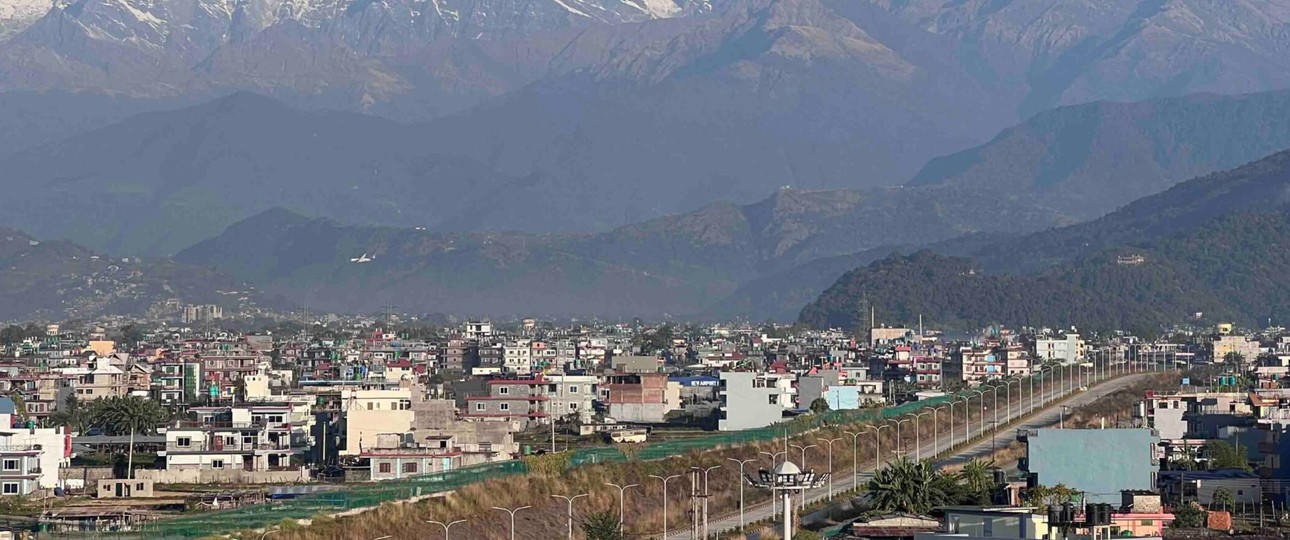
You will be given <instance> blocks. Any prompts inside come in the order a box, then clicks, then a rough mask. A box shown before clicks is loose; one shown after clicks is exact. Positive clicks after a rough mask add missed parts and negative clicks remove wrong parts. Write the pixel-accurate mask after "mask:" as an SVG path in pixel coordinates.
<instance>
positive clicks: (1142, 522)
mask: <svg viewBox="0 0 1290 540" xmlns="http://www.w3.org/2000/svg"><path fill="white" fill-rule="evenodd" d="M1138 524H1139V525H1144V526H1151V525H1155V524H1156V522H1155V521H1152V520H1150V519H1144V520H1141V521H1139V522H1138Z"/></svg>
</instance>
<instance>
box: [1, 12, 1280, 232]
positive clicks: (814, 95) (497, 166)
mask: <svg viewBox="0 0 1290 540" xmlns="http://www.w3.org/2000/svg"><path fill="white" fill-rule="evenodd" d="M35 14H39V16H38V17H37V16H36V15H35ZM1286 17H1287V9H1286V8H1285V7H1284V6H1282V5H1281V4H1278V3H1271V4H1267V3H1249V2H1237V3H1221V4H1215V3H1213V2H1205V1H1201V0H1160V1H1158V2H1145V3H1133V4H1123V5H1121V4H1116V3H1111V4H1107V3H1105V2H1095V1H1093V0H1067V1H1062V2H1040V3H1035V2H993V1H992V2H985V1H983V0H982V1H968V2H963V1H958V0H955V1H948V0H943V1H915V2H909V1H900V2H895V1H887V0H848V1H841V0H713V1H711V2H708V1H703V0H625V1H620V2H609V1H605V0H533V1H527V0H526V1H523V2H519V1H515V0H438V1H436V2H430V3H425V2H420V1H410V0H394V1H390V2H364V1H358V0H352V1H325V0H301V1H295V0H293V1H290V2H287V1H283V0H251V1H239V2H233V1H231V0H194V1H191V2H189V1H185V2H180V1H178V0H161V1H141V0H82V1H77V2H69V1H58V2H53V3H51V4H50V7H49V9H47V10H46V9H45V4H42V3H40V2H38V1H35V0H0V20H4V21H6V22H4V23H3V24H4V28H5V30H4V32H6V33H7V35H8V37H7V38H0V39H4V41H3V46H0V92H2V91H29V92H51V91H52V92H75V93H78V94H110V95H112V96H117V97H115V98H113V99H121V100H140V99H143V100H162V101H164V102H166V103H168V104H172V105H173V104H192V103H194V102H197V101H208V100H211V99H216V98H219V97H221V96H224V95H227V94H228V93H231V92H235V91H242V90H249V91H253V92H258V93H262V94H266V95H269V96H272V97H274V98H275V99H278V100H282V101H284V102H286V103H288V104H290V105H292V106H294V107H300V108H304V109H309V110H315V109H318V108H328V109H334V110H344V111H362V112H366V113H371V114H375V115H378V116H383V117H386V118H392V119H397V120H399V121H430V120H433V122H432V123H430V124H429V125H427V126H418V127H417V129H415V130H413V131H412V132H408V131H401V130H399V129H395V128H390V130H391V132H392V133H394V134H393V135H386V136H381V137H377V138H376V139H377V140H379V141H381V142H382V143H383V144H385V145H387V146H391V149H390V150H388V151H386V152H387V153H388V154H391V155H399V156H404V154H402V152H403V149H406V148H407V147H409V146H417V147H418V148H417V150H419V151H420V152H421V153H422V154H425V155H426V156H428V157H423V156H421V155H415V156H414V157H413V158H415V159H419V160H421V161H420V162H419V163H418V164H416V166H415V167H420V166H424V165H425V163H427V162H434V163H436V165H435V167H436V169H437V170H440V171H445V172H446V171H452V170H455V169H456V168H457V167H467V168H471V169H472V170H478V171H486V172H479V173H478V174H474V173H462V175H463V176H465V177H467V178H471V179H478V178H479V176H478V175H482V174H487V175H488V176H489V179H488V180H479V181H478V182H471V183H477V185H478V191H480V192H487V193H488V194H489V196H488V197H482V196H481V197H474V195H475V193H474V191H471V192H470V193H466V194H465V195H463V194H462V193H460V192H456V191H452V192H448V193H445V194H444V195H443V197H442V198H443V199H448V200H457V201H458V202H459V203H460V204H459V205H458V206H455V207H453V208H452V209H450V210H449V211H447V212H443V211H440V210H439V209H437V208H436V209H435V212H434V213H435V217H436V218H437V217H439V216H444V217H443V218H442V219H443V220H444V221H453V222H455V223H457V224H459V226H458V227H457V228H459V229H470V230H524V231H529V232H585V231H606V230H610V229H612V228H614V227H618V226H623V225H628V224H631V223H637V222H640V221H644V220H648V219H651V218H654V217H658V216H662V215H669V214H676V213H683V212H688V211H692V210H695V209H698V208H701V207H703V206H704V205H706V204H708V203H711V202H713V201H716V200H727V201H731V202H735V203H740V204H746V203H751V202H754V201H756V200H758V199H760V198H762V197H764V196H765V194H766V193H768V192H770V191H771V190H773V189H775V188H778V187H781V186H785V185H791V186H794V187H797V188H799V189H843V188H845V189H864V188H870V187H883V186H886V187H890V186H895V185H901V184H905V183H906V180H907V179H909V178H911V177H913V176H914V175H915V174H916V173H917V172H918V171H919V168H920V167H923V166H924V165H925V164H926V163H927V161H928V160H929V159H930V158H933V157H935V156H941V155H947V154H950V153H952V152H956V151H960V150H962V149H963V148H967V147H969V146H971V145H975V144H980V143H981V141H984V140H986V139H987V138H989V137H991V136H993V135H995V134H996V133H998V131H999V130H1000V129H1003V128H1004V127H1006V126H1008V125H1011V124H1014V123H1016V122H1017V121H1019V120H1020V119H1022V118H1025V117H1028V116H1030V115H1031V114H1032V113H1035V112H1038V111H1042V110H1044V109H1046V108H1048V107H1050V106H1054V105H1066V104H1076V103H1083V102H1087V101H1091V100H1097V99H1116V100H1140V99H1153V98H1159V97H1164V96H1177V95H1185V94H1190V93H1195V92H1217V93H1224V94H1232V93H1240V92H1254V91H1263V90H1275V89H1281V88H1285V87H1287V86H1290V69H1287V68H1290V59H1288V58H1287V55H1284V54H1282V53H1283V52H1284V51H1285V50H1287V49H1290V37H1287V34H1286V33H1285V32H1284V31H1282V30H1281V29H1282V28H1283V26H1279V25H1283V21H1284V20H1285V19H1286ZM1194 20H1203V21H1206V24H1204V25H1193V24H1189V23H1188V21H1194ZM176 114H177V115H178V116H179V118H177V119H176V120H175V121H176V122H181V121H183V118H185V117H187V116H188V115H187V113H183V112H180V113H176ZM1106 114H1113V113H1112V112H1110V111H1108V112H1107V113H1106ZM1144 114H1146V115H1147V116H1146V117H1144V120H1143V122H1144V124H1148V125H1149V124H1155V123H1157V122H1158V121H1157V120H1155V119H1153V118H1152V115H1153V114H1156V113H1144ZM1159 114H1162V115H1167V114H1169V111H1162V112H1161V113H1159ZM4 116H5V115H4V113H0V119H3V118H4ZM74 116H75V115H68V116H65V117H60V118H52V119H51V120H50V121H51V122H53V123H55V124H56V126H55V128H58V129H55V128H48V127H41V126H34V125H33V126H31V128H30V129H36V130H39V131H41V132H44V133H54V132H56V131H59V130H63V131H62V132H67V131H66V129H65V128H66V127H67V126H70V124H71V123H73V121H74ZM1219 116H1220V115H1219V114H1214V115H1213V116H1211V117H1212V118H1219ZM1268 116H1269V117H1275V114H1269V115H1268ZM103 118H104V117H103V115H89V114H88V113H87V117H86V118H85V122H84V128H85V129H89V128H91V127H100V126H102V125H103V124H102V120H103ZM154 120H155V121H158V122H163V120H161V119H160V118H155V119H154ZM356 121H357V120H356ZM230 124H232V123H230ZM1058 124H1061V122H1058ZM232 125H238V126H244V129H247V130H252V131H267V130H265V129H263V127H264V126H262V125H261V124H259V123H256V122H254V121H250V120H246V121H242V122H239V123H236V124H232ZM315 125H316V124H315ZM60 126H61V127H60ZM1187 127H1188V126H1179V128H1178V129H1186V128H1187ZM1075 128H1076V129H1075V130H1076V131H1078V130H1079V129H1083V128H1080V127H1079V126H1075ZM9 129H11V128H8V127H0V143H2V142H3V141H4V140H5V139H6V138H8V139H10V140H16V139H17V137H16V136H12V137H11V136H9V135H7V134H6V133H4V132H5V131H7V130H9ZM383 129H384V128H383ZM1168 129H1169V128H1168V126H1165V127H1162V128H1160V129H1159V130H1155V131H1153V130H1151V129H1147V128H1143V133H1144V135H1143V136H1142V137H1143V138H1144V139H1145V140H1142V141H1139V139H1135V138H1132V137H1129V138H1127V139H1126V140H1128V141H1130V142H1135V141H1138V142H1143V144H1148V143H1150V144H1161V143H1163V144H1164V146H1163V148H1164V149H1165V151H1166V152H1168V153H1175V152H1179V153H1184V154H1193V153H1195V154H1197V157H1196V163H1190V162H1188V161H1187V160H1186V159H1185V158H1183V157H1179V158H1176V160H1171V159H1175V158H1169V157H1161V158H1160V159H1159V160H1150V161H1148V162H1147V163H1151V162H1152V161H1156V162H1157V163H1160V164H1161V170H1160V171H1158V172H1157V171H1154V170H1153V169H1151V168H1150V167H1146V166H1143V167H1138V168H1135V169H1133V170H1132V171H1130V173H1132V174H1135V175H1136V174H1139V172H1144V171H1145V172H1147V173H1153V174H1152V176H1151V177H1150V178H1145V179H1144V181H1143V183H1142V187H1135V188H1133V189H1128V190H1126V192H1125V194H1124V195H1123V197H1121V198H1119V199H1117V200H1119V201H1121V202H1124V201H1127V200H1130V198H1131V197H1132V196H1133V195H1136V194H1146V193H1151V192H1153V191H1154V190H1158V189H1162V188H1164V187H1167V184H1168V182H1169V181H1176V180H1179V179H1181V178H1183V177H1185V176H1186V175H1187V174H1191V173H1200V172H1204V170H1205V169H1204V167H1205V166H1206V165H1207V163H1206V161H1215V162H1216V165H1217V167H1223V166H1229V165H1231V164H1232V163H1228V162H1223V163H1217V162H1218V161H1221V160H1219V159H1217V158H1215V159H1212V160H1211V159H1209V156H1207V155H1205V154H1204V153H1203V152H1201V151H1199V150H1190V149H1185V148H1176V149H1175V148H1172V147H1170V146H1168V143H1169V135H1170V134H1169V133H1168ZM82 131H83V130H82ZM323 131H327V130H325V129H324V130H323ZM1218 132H1219V133H1222V130H1221V129H1220V130H1219V131H1218ZM1098 133H1099V134H1101V133H1105V132H1104V131H1102V132H1098ZM1054 136H1056V137H1057V138H1056V139H1054V144H1053V145H1051V146H1053V148H1043V149H1041V148H1039V147H1040V146H1050V145H1043V144H1038V145H1036V144H1034V141H1031V144H1030V148H1029V150H1028V152H1029V155H1030V156H1031V157H1035V158H1036V159H1038V160H1039V163H1040V165H1039V166H1037V167H1036V166H1034V165H1032V164H1030V163H1019V164H1017V165H1016V166H1015V167H1013V168H1008V167H1007V165H1006V164H1000V163H997V162H990V161H989V160H986V161H983V162H982V163H979V164H978V167H976V168H968V169H966V170H959V169H953V168H952V169H953V170H952V171H950V172H957V173H959V174H955V175H953V176H954V178H949V177H946V179H947V180H948V179H953V180H956V181H964V182H966V183H968V184H971V183H972V182H973V181H972V180H971V178H972V177H974V175H975V177H980V175H987V174H991V173H992V172H994V171H1000V170H1003V169H1008V172H1010V173H1011V172H1016V173H1017V174H1019V175H1021V176H1023V177H1024V176H1025V174H1022V173H1021V171H1031V173H1030V174H1029V177H1026V178H1023V179H1030V180H1033V179H1036V178H1037V179H1040V180H1049V179H1051V178H1052V176H1053V174H1054V172H1053V170H1052V169H1053V168H1054V167H1055V168H1056V169H1058V172H1060V170H1061V169H1063V168H1066V169H1070V170H1072V171H1073V172H1072V173H1071V174H1069V175H1066V176H1068V177H1069V178H1071V179H1072V180H1073V183H1074V184H1080V183H1082V182H1083V180H1082V179H1083V178H1088V177H1090V175H1096V174H1100V172H1101V171H1102V169H1098V168H1097V164H1098V163H1097V162H1098V161H1099V160H1098V158H1097V156H1096V155H1090V156H1089V160H1090V163H1088V164H1086V165H1087V166H1086V167H1081V163H1080V162H1079V159H1078V158H1079V157H1080V156H1081V155H1082V154H1081V151H1080V149H1079V134H1078V133H1070V132H1067V133H1054ZM400 137H405V139H403V140H398V141H396V140H393V139H398V138H400ZM1072 137H1073V138H1074V139H1075V140H1074V141H1073V142H1069V144H1068V141H1070V140H1071V138H1072ZM1041 139H1042V138H1041ZM188 140H189V141H191V140H192V139H191V138H190V139H188ZM303 142H304V141H303V140H301V139H285V141H284V142H283V144H285V145H292V144H294V145H300V144H303ZM1041 142H1042V141H1041ZM1183 142H1185V141H1183ZM1268 144H1271V143H1268ZM359 146H360V148H358V149H356V152H355V154H356V156H358V157H362V158H364V159H367V160H368V161H370V162H371V164H373V165H382V166H384V167H378V166H373V167H371V168H370V169H369V170H368V173H367V174H365V175H354V176H351V181H353V182H356V183H360V184H363V185H366V184H369V183H370V184H373V185H374V186H375V187H374V189H385V188H387V187H389V186H390V185H393V186H396V187H397V186H403V185H405V183H404V182H403V180H402V179H400V178H394V179H383V178H380V176H381V175H382V174H383V173H382V172H380V171H389V170H390V169H391V167H390V164H389V163H387V162H384V161H383V160H382V158H381V157H380V156H369V155H366V153H367V152H371V151H373V150H371V149H369V148H361V146H363V145H361V144H360V145H359ZM1057 146H1060V147H1061V148H1057ZM1066 146H1070V148H1066ZM1234 146H1235V145H1234ZM1252 148H1253V149H1254V150H1259V149H1266V148H1263V147H1261V146H1257V145H1256V146H1254V147H1252ZM181 150H182V149H180V148H176V151H177V155H180V156H182V155H184V153H183V152H182V151H181ZM294 150H295V149H293V148H290V147H286V148H273V147H269V148H268V149H266V152H277V153H279V154H289V153H290V152H292V151H294ZM1092 150H1093V151H1094V152H1096V151H1097V150H1098V149H1097V148H1093V149H1092ZM1254 150H1252V151H1254ZM4 153H5V151H4V150H0V155H3V154H4ZM987 154H988V155H994V154H992V153H990V152H984V153H983V155H987ZM1054 156H1055V158H1054ZM1220 157H1223V158H1232V159H1240V157H1239V156H1220ZM1253 157H1255V156H1253V155H1251V156H1248V159H1253ZM413 158H407V157H400V158H399V159H413ZM449 158H451V159H465V160H470V161H473V162H475V163H471V164H466V163H465V162H462V161H455V162H451V163H448V162H447V161H446V160H448V159H449ZM337 159H339V158H338V157H334V158H331V159H330V160H329V161H330V162H331V163H335V160H337ZM951 161H953V160H951ZM1054 161H1055V162H1054ZM960 162H961V160H960ZM1050 162H1053V163H1050ZM955 163H958V162H955ZM1045 163H1048V165H1045ZM363 164H366V163H363ZM143 165H145V166H146V165H147V164H146V163H145V164H143ZM342 165H343V166H342V167H341V168H340V169H341V170H342V171H350V170H352V169H355V168H358V167H356V166H355V165H354V164H342ZM395 167H396V168H397V167H398V166H397V165H396V166H395ZM415 167H414V168H415ZM1217 167H1216V168H1217ZM103 168H109V166H107V165H102V166H101V167H100V169H103ZM118 168H119V167H118ZM1216 168H1215V169H1210V170H1216ZM83 169H85V168H84V167H83ZM1082 171H1086V172H1087V174H1086V175H1084V176H1081V174H1080V173H1081V172H1082ZM43 172H44V171H35V174H36V175H37V176H40V175H41V174H43ZM80 172H81V173H86V174H100V170H88V169H85V170H82V171H80ZM198 172H200V171H198ZM925 172H928V171H927V170H926V169H925ZM931 172H940V171H937V170H933V171H931ZM301 173H302V174H303V173H304V171H301ZM251 174H255V173H251ZM395 176H396V177H397V176H400V175H398V174H395ZM373 177H376V178H375V179H372V178H373ZM275 179H276V181H275V182H271V183H267V184H262V186H263V189H264V190H267V191H274V190H275V189H276V190H278V191H281V192H288V193H289V192H292V191H294V190H296V188H297V187H298V183H301V182H304V181H305V177H295V176H291V175H288V174H277V175H276V176H275ZM1162 179H1163V180H1162ZM360 180H361V182H359V181H360ZM1010 180H1011V179H1010ZM385 182H388V183H385ZM383 183H385V184H383ZM463 183H465V182H463ZM419 185H422V186H424V185H425V184H424V183H420V184H419ZM1009 185H1013V184H1009ZM436 186H437V184H436ZM474 189H475V188H472V190H474ZM1135 190H1136V191H1135ZM1086 194H1088V195H1090V196H1092V195H1095V194H1096V193H1095V191H1090V192H1086V191H1081V190H1079V189H1072V190H1061V191H1059V192H1056V195H1060V196H1061V197H1067V198H1075V199H1078V198H1079V197H1082V196H1084V195H1086ZM404 195H406V194H403V195H401V196H404ZM1055 200H1056V199H1055ZM228 202H229V201H225V200H217V201H216V202H215V204H214V206H216V207H218V206H219V205H222V204H226V203H228ZM1058 202H1061V206H1064V207H1069V210H1072V211H1078V213H1076V214H1071V215H1072V216H1075V217H1081V216H1085V215H1095V214H1097V213H1100V212H1098V211H1097V209H1096V208H1093V206H1097V205H1096V204H1090V203H1088V202H1087V200H1074V201H1068V200H1060V201H1058ZM271 206H272V205H271ZM285 206H291V205H285ZM265 208H267V207H266V206H257V207H256V208H254V209H252V210H251V211H250V212H247V213H244V214H243V215H241V216H239V217H246V216H248V215H250V214H251V213H254V212H255V211H261V210H264V209H265ZM309 210H311V209H309ZM357 211H358V210H355V211H354V212H357ZM390 211H394V210H393V209H390ZM1101 211H1103V212H1104V211H1105V209H1104V210H1101ZM310 213H311V214H313V215H320V216H329V217H335V218H337V219H341V220H343V221H345V222H353V223H383V222H382V221H379V220H377V221H368V220H353V219H351V217H352V216H351V214H352V213H353V212H347V213H340V214H335V215H332V214H327V213H317V214H314V213H313V212H312V211H310ZM1059 213H1066V212H1061V211H1059ZM203 219H205V218H199V221H200V220H203ZM230 223H232V221H225V222H224V223H222V224H221V225H223V226H226V225H228V224H230ZM118 244H119V245H121V246H123V247H126V248H127V249H130V250H135V249H141V250H146V249H159V250H163V251H164V250H167V249H170V250H173V249H178V248H179V247H180V246H182V245H183V241H181V239H179V238H176V239H174V240H173V241H172V240H166V239H158V238H147V239H142V240H140V241H137V242H136V241H133V240H120V241H119V242H118Z"/></svg>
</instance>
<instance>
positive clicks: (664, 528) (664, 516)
mask: <svg viewBox="0 0 1290 540" xmlns="http://www.w3.org/2000/svg"><path fill="white" fill-rule="evenodd" d="M681 476H683V475H680V474H674V475H672V476H659V475H657V474H651V475H649V477H650V478H657V479H659V480H662V481H663V539H664V540H667V498H668V497H667V483H668V482H669V481H671V480H675V479H677V478H680V477H681ZM740 489H741V493H742V485H741V487H740ZM739 511H740V512H741V513H742V512H743V503H742V502H741V503H739Z"/></svg>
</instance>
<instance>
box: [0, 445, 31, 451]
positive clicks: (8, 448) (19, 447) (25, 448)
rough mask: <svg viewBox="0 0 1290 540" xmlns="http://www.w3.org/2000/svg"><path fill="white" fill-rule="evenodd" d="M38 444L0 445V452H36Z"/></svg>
mask: <svg viewBox="0 0 1290 540" xmlns="http://www.w3.org/2000/svg"><path fill="white" fill-rule="evenodd" d="M40 449H41V446H40V445H39V444H0V452H38V451H40Z"/></svg>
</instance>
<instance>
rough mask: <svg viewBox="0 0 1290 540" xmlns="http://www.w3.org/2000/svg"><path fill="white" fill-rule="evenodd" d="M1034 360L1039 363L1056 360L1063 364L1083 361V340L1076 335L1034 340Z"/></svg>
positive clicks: (1070, 334)
mask: <svg viewBox="0 0 1290 540" xmlns="http://www.w3.org/2000/svg"><path fill="white" fill-rule="evenodd" d="M1035 358H1037V359H1038V360H1039V361H1040V362H1047V361H1050V360H1056V361H1059V362H1062V363H1063V364H1073V363H1076V362H1083V361H1084V339H1083V338H1081V337H1080V336H1079V334H1076V333H1069V334H1065V335H1062V336H1058V337H1051V338H1050V337H1044V338H1039V339H1036V340H1035Z"/></svg>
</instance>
